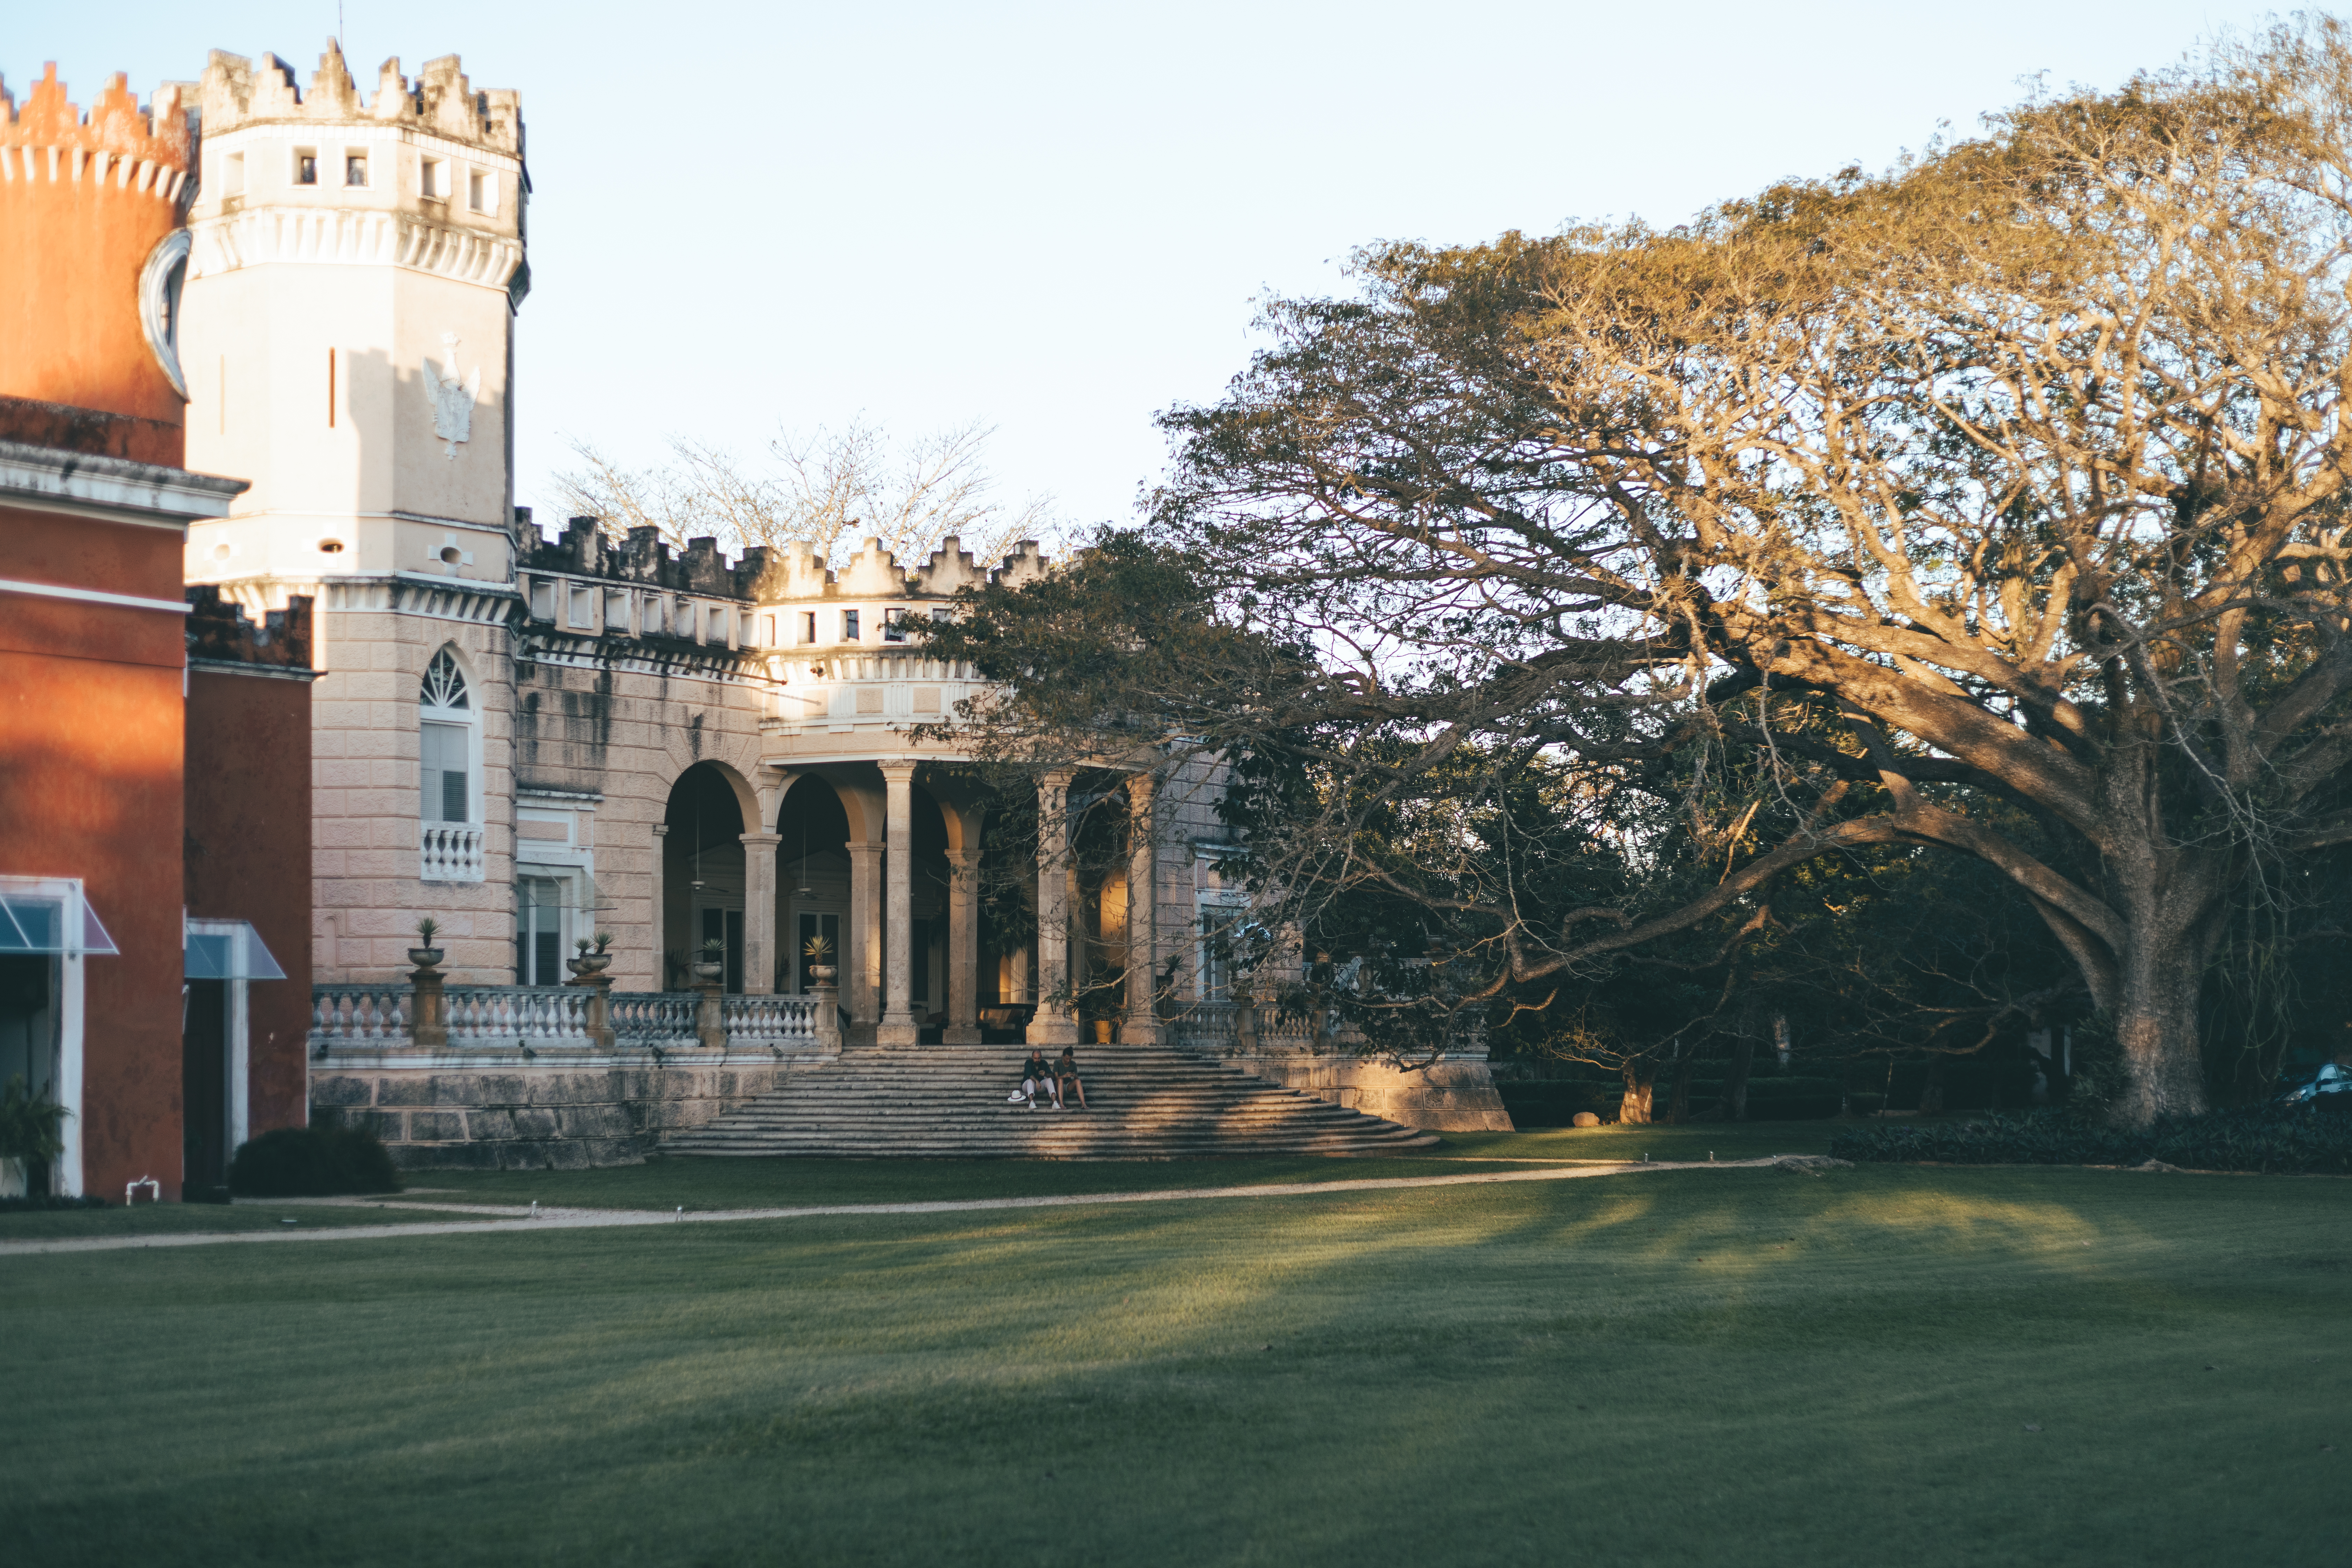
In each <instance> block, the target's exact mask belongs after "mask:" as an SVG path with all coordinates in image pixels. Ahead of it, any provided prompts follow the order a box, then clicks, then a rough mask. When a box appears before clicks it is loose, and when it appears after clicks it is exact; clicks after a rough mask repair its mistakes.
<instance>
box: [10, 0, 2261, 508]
mask: <svg viewBox="0 0 2352 1568" xmlns="http://www.w3.org/2000/svg"><path fill="white" fill-rule="evenodd" d="M28 12H29V14H28V13H17V14H16V15H15V16H13V17H11V18H10V19H9V20H8V21H7V22H6V24H5V27H0V75H5V81H6V83H7V85H8V87H9V89H10V90H12V91H14V92H15V93H16V95H17V96H18V98H19V100H21V99H22V96H23V92H24V89H25V88H26V85H27V84H29V83H30V82H31V81H32V80H34V79H37V77H38V75H39V73H40V70H41V67H42V63H43V62H44V61H47V60H52V59H53V60H56V61H57V62H58V69H59V74H60V75H62V76H63V77H64V78H65V79H67V81H68V84H69V86H70V87H71V89H72V95H73V97H74V99H75V100H76V101H77V102H80V103H83V104H85V105H86V104H87V103H88V102H89V99H90V97H91V95H92V94H93V93H94V92H95V91H96V90H97V89H98V88H99V87H100V85H101V84H102V80H103V79H104V78H105V77H106V76H107V75H108V74H110V73H111V72H114V71H118V70H120V71H127V72H129V73H130V77H131V85H132V86H133V87H134V88H135V89H138V90H139V91H140V93H141V95H142V98H143V97H144V96H145V95H146V94H147V93H149V92H151V91H152V89H153V88H154V87H155V85H156V84H157V83H158V82H159V81H164V80H193V79H194V78H195V77H196V76H197V75H199V74H200V73H201V71H202V70H203V68H204V63H205V58H206V53H207V51H208V50H211V49H214V48H219V49H225V50H228V51H230V52H232V53H235V54H239V55H245V56H248V57H257V56H259V55H260V54H261V53H263V52H264V51H271V52H275V53H276V54H278V56H279V57H281V58H284V59H286V60H288V61H289V63H291V64H292V65H294V66H295V68H297V73H298V74H297V81H298V84H299V85H301V86H303V87H304V88H306V89H307V87H308V84H309V78H310V72H311V71H312V70H314V69H315V68H316V67H317V60H318V56H319V54H320V50H321V49H322V48H323V47H324V46H325V42H326V39H327V38H328V37H330V36H331V35H334V34H336V33H337V31H338V29H339V28H340V29H341V37H342V39H343V42H344V47H345V50H346V53H347V54H348V55H349V57H350V58H351V61H352V68H353V74H354V75H355V76H357V77H358V78H359V79H360V80H361V82H362V84H363V85H364V84H367V83H369V82H371V81H373V77H374V70H375V67H376V66H377V64H378V63H379V62H381V61H382V60H383V59H384V58H386V57H389V56H394V55H397V56H398V57H399V58H400V59H401V61H402V64H403V67H404V69H406V70H407V71H408V72H409V73H410V75H411V76H414V75H415V72H416V70H417V68H418V67H420V66H421V65H422V64H423V63H424V62H425V60H426V59H428V58H433V57H436V56H438V55H442V54H447V53H452V52H454V53H457V54H460V55H462V56H463V57H464V59H465V65H466V68H467V73H468V74H469V76H470V77H471V79H472V80H473V84H474V86H475V87H476V88H477V89H480V88H490V87H499V88H513V89H518V90H519V91H520V93H521V95H522V112H523V121H524V125H525V128H526V134H527V136H528V139H529V140H528V155H529V163H530V174H531V181H532V185H533V188H534V193H535V194H534V195H533V197H532V203H531V207H530V264H531V278H532V289H531V294H530V299H529V300H526V301H525V302H524V305H523V308H522V312H521V316H520V320H519V321H518V324H517V327H518V337H517V342H518V351H517V352H518V365H517V374H516V385H517V402H516V410H517V419H518V427H517V432H516V462H517V475H516V492H517V493H516V499H517V500H518V501H520V502H522V503H524V504H530V505H536V506H538V507H540V508H541V516H540V519H539V521H540V522H541V526H549V525H550V524H551V517H550V515H549V513H551V512H552V511H554V510H558V509H557V507H556V506H555V505H554V501H555V492H554V489H553V487H552V486H551V483H550V479H551V476H552V475H553V474H555V473H558V472H560V471H562V470H563V469H564V468H568V467H572V466H573V465H574V463H575V459H574V458H573V457H572V451H571V443H572V442H574V441H588V442H592V443H594V444H596V445H597V446H599V447H603V448H604V450H605V451H607V452H608V453H610V454H612V455H613V456H614V457H615V458H619V459H620V460H622V461H623V462H625V463H627V464H631V465H640V464H646V463H651V462H655V461H657V460H659V458H661V457H662V454H663V450H664V447H665V444H666V441H667V438H668V437H672V436H673V435H679V436H685V437H689V438H692V439H695V440H698V441H702V442H707V443H711V444H715V445H717V446H719V447H722V448H726V449H729V450H731V451H734V452H737V453H739V454H742V455H744V456H746V457H756V456H758V455H759V454H760V453H761V450H762V449H763V448H764V447H766V445H767V443H768V442H769V441H770V440H771V439H772V437H775V436H776V435H777V434H778V433H779V432H780V431H781V432H788V433H792V434H793V435H796V436H801V437H805V436H807V435H808V434H810V433H811V432H813V431H814V430H815V429H817V428H818V427H819V426H833V427H838V426H841V425H843V424H844V423H845V422H846V421H849V420H851V419H863V420H865V421H867V422H869V423H872V424H875V425H878V426H882V427H884V428H885V429H887V430H888V431H890V432H892V433H893V434H895V435H897V436H899V437H913V436H917V435H920V434H923V433H927V432H930V431H935V430H939V429H942V428H945V427H948V426H959V425H961V424H964V423H966V422H967V421H971V420H974V419H978V420H981V421H984V422H985V423H986V424H988V425H990V426H993V427H994V431H995V434H994V436H993V437H992V442H991V446H990V466H991V468H992V471H993V472H994V474H995V475H996V478H997V480H998V486H999V491H1000V493H1001V494H1002V496H1003V498H1004V499H1005V500H1020V499H1023V498H1026V497H1030V496H1035V495H1050V496H1051V497H1052V498H1053V500H1054V509H1055V512H1056V514H1057V515H1058V516H1059V517H1060V518H1061V519H1062V520H1063V521H1064V525H1065V527H1066V528H1067V529H1077V528H1083V527H1086V526H1088V525H1091V524H1093V523H1096V522H1101V521H1132V520H1133V518H1134V516H1135V514H1136V505H1137V500H1138V496H1139V491H1140V489H1141V488H1142V487H1144V486H1146V485H1148V484H1150V482H1152V480H1154V479H1156V478H1157V477H1158V476H1159V475H1160V472H1161V471H1162V468H1163V465H1164V463H1165V458H1166V447H1165V444H1164V442H1163V440H1162V438H1161V437H1160V434H1159V432H1158V431H1157V430H1156V429H1155V428H1154V426H1153V424H1152V416H1153V415H1154V414H1155V413H1157V412H1159V411H1160V410H1162V409H1165V408H1168V407H1170V406H1171V405H1178V404H1182V403H1191V402H1202V401H1207V400H1210V399H1213V398H1214V397H1215V396H1216V395H1217V394H1218V391H1219V389H1220V388H1221V387H1222V386H1223V384H1225V383H1226V382H1227V381H1228V380H1229V379H1230V378H1231V377H1232V376H1233V375H1234V374H1236V373H1237V372H1239V371H1240V370H1241V369H1242V368H1243V367H1244V365H1245V364H1246V363H1247V361H1248V356H1249V353H1250V352H1251V349H1252V347H1253V345H1254V343H1255V338H1254V336H1253V333H1252V330H1251V321H1252V318H1253V313H1254V308H1255V301H1257V300H1261V299H1263V298H1265V297H1266V296H1267V295H1268V294H1276V295H1297V294H1322V293H1330V292H1338V291H1344V290H1345V289H1347V288H1348V282H1347V279H1346V277H1345V275H1344V268H1345V266H1346V262H1347V258H1348V256H1349V252H1350V251H1351V250H1352V249H1354V248H1355V247H1359V246H1361V245H1365V244H1368V243H1371V242H1375V241H1381V240H1391V239H1424V240H1430V241H1435V242H1442V243H1457V242H1475V241H1478V240H1482V239H1486V238H1489V237H1493V236H1495V235H1496V234H1499V233H1502V232H1504V231H1507V230H1510V229H1519V230H1524V231H1528V232H1533V233H1542V232H1549V231H1551V230H1554V229H1556V228H1558V227H1559V226H1561V225H1562V224H1563V223H1566V222H1568V221H1570V220H1571V219H1589V218H1623V217H1629V216H1640V217H1642V218H1644V219H1646V220H1648V221H1650V222H1653V223H1657V224H1670V223H1673V222H1675V221H1678V220H1679V219H1681V218H1683V217H1685V216H1689V215H1690V214H1691V213H1693V212H1694V211H1696V210H1697V209H1699V208H1701V207H1704V206H1705V205H1707V204H1709V203H1711V202H1714V201H1717V200H1720V199H1723V198H1725V197H1728V196H1734V195H1741V194H1743V193H1746V192H1748V191H1750V190H1753V189H1754V188H1756V187H1758V186H1759V185H1761V184H1766V183H1767V182H1769V181H1771V180H1774V179H1777V178H1780V177H1782V176H1786V175H1792V174H1828V173H1831V172H1833V171H1834V170H1836V169H1838V168H1840V167H1842V166H1843V165H1845V164H1847V163H1853V162H1860V163H1864V164H1865V165H1870V166H1877V165H1882V164H1885V163H1887V162H1889V161H1891V160H1892V159H1894V158H1895V156H1897V155H1898V153H1900V152H1901V151H1902V150H1903V149H1905V148H1916V147H1919V146H1921V145H1923V144H1924V143H1925V142H1927V140H1928V139H1929V138H1930V137H1931V136H1933V135H1934V134H1935V133H1936V132H1937V126H1938V124H1939V122H1949V124H1950V125H1952V126H1953V127H1955V128H1956V129H1958V130H1959V131H1961V132H1967V131H1969V130H1970V129H1972V128H1973V127H1974V126H1975V125H1976V123H1977V121H1978V118H1979V116H1980V115H1982V114H1984V113H1986V112H1987V111H1990V110H1997V109H1999V108H2000V107H2001V106H2003V105H2004V104H2007V103H2010V102H2012V101H2014V100H2016V99H2017V98H2018V97H2019V96H2020V95H2021V91H2022V90H2023V89H2022V88H2021V82H2022V81H2023V79H2026V78H2029V77H2031V76H2032V75H2034V74H2036V73H2043V74H2045V75H2046V77H2047V79H2049V80H2050V81H2051V82H2053V84H2058V85H2064V84H2068V83H2084V84H2088V85H2092V86H2096V87H2102V88H2105V87H2113V86H2115V85H2116V84H2118V83H2120V82H2121V81H2122V80H2123V79H2126V77H2128V76H2129V75H2130V74H2131V73H2132V72H2133V71H2134V70H2136V69H2140V68H2157V67H2161V66H2163V65H2166V64H2168V63H2169V62H2171V61H2173V60H2176V59H2178V58H2179V57H2180V55H2181V54H2182V53H2183V52H2184V51H2186V50H2188V49H2190V48H2192V47H2195V46H2196V45H2197V44H2198V43H2199V41H2200V39H2204V38H2207V37H2210V36H2211V35H2212V34H2213V33H2214V32H2215V31H2216V30H2217V29H2221V28H2231V27H2234V28H2246V27H2252V26H2259V25H2260V24H2261V23H2262V22H2263V20H2264V18H2265V17H2266V16H2268V15H2269V14H2270V13H2269V12H2268V11H2267V10H2263V9H2258V8H2255V7H2252V6H2231V5H2219V6H2216V5H2176V4H2169V3H2168V0H2130V3H2127V4H2117V3H2111V0H2035V3H2018V0H1977V3H1976V4H1973V5H1969V6H1967V7H1965V8H1963V7H1959V6H1952V5H1916V4H1914V5H1892V4H1885V3H1884V0H1882V3H1880V4H1875V5H1850V4H1828V3H1823V4H1814V5H1802V6H1791V5H1772V4H1767V3H1764V0H1749V3H1747V4H1738V5H1730V4H1714V3H1709V4H1692V5H1678V6H1668V5H1628V4H1624V3H1622V0H1619V3H1616V4H1606V5H1601V4H1589V3H1584V0H1577V3H1556V4H1552V5H1528V4H1512V3H1506V0H1454V3H1453V4H1449V5H1430V4H1424V5H1391V4H1384V3H1380V0H1356V3H1353V4H1346V5H1332V4H1306V3H1297V4H1286V3H1282V0H1256V3H1254V4H1226V3H1223V0H1194V3H1192V4H1188V5H1181V6H1177V5H1159V6H1149V7H1147V6H1139V5H1137V6H1118V5H1090V6H1078V5H1000V6H995V7H981V6H950V5H877V4H867V5H841V4H838V3H835V4H828V5H803V4H767V5H730V4H723V3H717V0H663V3H662V4H659V5H619V4H612V3H609V0H574V3H572V4H567V5H562V6H554V5H505V4H499V3H497V0H470V3H467V4H450V3H445V0H402V3H401V4H399V5H381V4H376V3H374V0H342V5H341V8H340V20H339V16H338V6H337V5H336V4H335V0H304V3H300V4H295V3H289V0H220V3H218V4H215V5H204V6H191V5H184V4H173V5H161V4H146V3H143V0H127V3H118V4H114V5H103V6H100V5H78V6H62V5H59V6H47V7H39V8H37V9H35V8H28Z"/></svg>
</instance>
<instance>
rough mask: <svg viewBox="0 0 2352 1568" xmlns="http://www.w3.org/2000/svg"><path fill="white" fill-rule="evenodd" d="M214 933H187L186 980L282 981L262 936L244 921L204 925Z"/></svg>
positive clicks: (184, 971) (283, 974)
mask: <svg viewBox="0 0 2352 1568" xmlns="http://www.w3.org/2000/svg"><path fill="white" fill-rule="evenodd" d="M205 924H206V925H208V926H212V927H215V928H228V927H234V928H235V929H234V930H228V929H215V930H212V931H190V932H189V933H188V952H187V964H186V967H185V968H184V969H183V970H182V971H181V973H182V974H183V976H184V978H186V979H189V980H283V979H285V978H286V972H285V971H284V970H282V969H280V968H278V961H277V960H276V959H274V958H272V957H270V956H269V949H268V948H267V947H264V946H263V945H262V943H261V933H260V932H258V931H255V930H254V929H253V927H252V926H251V925H249V924H248V923H247V922H246V921H205Z"/></svg>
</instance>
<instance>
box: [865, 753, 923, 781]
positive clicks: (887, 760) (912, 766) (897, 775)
mask: <svg viewBox="0 0 2352 1568" xmlns="http://www.w3.org/2000/svg"><path fill="white" fill-rule="evenodd" d="M874 765H875V766H876V767H877V768H880V769H881V770H882V777H883V780H884V781H885V782H886V783H888V784H913V783H914V782H915V770H916V769H917V768H919V767H920V766H921V765H922V764H921V763H918V762H916V761H915V759H914V758H912V757H880V758H877V759H876V760H875V763H874Z"/></svg>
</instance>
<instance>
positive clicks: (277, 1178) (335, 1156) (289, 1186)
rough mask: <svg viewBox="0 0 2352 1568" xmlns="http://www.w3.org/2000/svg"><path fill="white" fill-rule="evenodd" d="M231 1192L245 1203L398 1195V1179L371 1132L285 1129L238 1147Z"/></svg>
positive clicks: (231, 1165) (230, 1176)
mask: <svg viewBox="0 0 2352 1568" xmlns="http://www.w3.org/2000/svg"><path fill="white" fill-rule="evenodd" d="M228 1190H229V1191H230V1192H232V1193H235V1194H236V1195H237V1196H239V1197H247V1198H314V1197H334V1196H339V1195H341V1194H346V1193H396V1192H398V1191H400V1175H399V1173H398V1172H396V1171H394V1169H393V1167H392V1156H391V1155H390V1154H388V1153H386V1152H384V1147H383V1144H382V1143H380V1142H376V1136H375V1134H374V1133H373V1132H363V1131H359V1130H358V1129H356V1128H351V1127H281V1128H279V1129H278V1130H277V1131H274V1132H265V1133H263V1134H262V1135H261V1136H260V1137H258V1138H256V1139H254V1140H253V1141H252V1142H249V1143H242V1144H239V1145H238V1146H237V1151H236V1158H235V1159H233V1160H231V1161H230V1162H229V1167H228Z"/></svg>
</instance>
